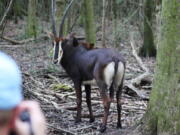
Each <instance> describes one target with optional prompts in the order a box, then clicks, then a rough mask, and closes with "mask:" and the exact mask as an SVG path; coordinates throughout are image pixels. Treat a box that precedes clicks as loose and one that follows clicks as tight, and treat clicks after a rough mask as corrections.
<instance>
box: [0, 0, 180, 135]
mask: <svg viewBox="0 0 180 135" xmlns="http://www.w3.org/2000/svg"><path fill="white" fill-rule="evenodd" d="M69 3H70V0H56V24H57V28H58V27H59V24H60V21H61V18H62V16H63V13H64V11H65V9H66V7H67V5H68V4H69ZM179 11H180V0H75V2H74V3H73V6H72V8H71V10H70V11H69V13H68V17H67V19H66V22H65V27H64V35H65V36H67V35H68V34H69V33H70V32H75V33H76V35H77V36H83V37H85V38H86V41H87V42H89V43H93V44H95V46H97V47H113V48H117V49H118V50H119V51H122V52H123V51H124V50H123V48H124V46H128V45H129V46H131V47H132V49H133V52H134V53H132V55H133V56H134V57H136V59H137V63H138V65H139V67H140V68H139V69H137V68H135V69H132V67H131V66H132V65H131V64H129V63H131V62H132V61H131V60H130V59H129V57H128V58H127V69H128V70H129V69H130V70H134V71H136V73H135V76H136V75H137V74H138V73H139V71H138V70H142V71H144V72H143V73H142V72H140V73H141V74H140V75H139V76H136V77H135V78H133V77H132V76H130V77H129V76H128V73H127V71H126V84H125V86H126V87H128V88H129V89H132V90H133V91H134V92H136V95H138V93H140V92H141V91H139V90H138V89H140V87H139V85H140V82H141V80H143V79H144V78H145V77H147V76H148V77H149V76H151V78H152V75H153V74H154V70H153V71H151V70H149V69H148V68H147V67H149V66H151V65H148V64H147V63H146V64H145V65H144V64H143V62H144V63H145V61H150V57H153V59H155V57H156V60H157V61H156V62H157V66H156V69H155V77H154V82H153V86H152V91H151V96H150V103H149V105H148V107H147V113H145V115H144V117H143V118H142V119H141V122H140V123H138V124H136V128H135V129H134V130H133V131H132V132H134V133H132V132H131V133H129V134H133V135H135V134H142V135H157V134H160V135H161V134H163V135H164V134H165V135H166V134H167V135H179V134H180V33H179V32H180V12H179ZM12 24H13V25H14V26H15V27H13V29H12V31H8V28H9V27H10V25H12ZM21 24H22V25H21ZM16 26H18V29H20V30H21V32H17V31H18V30H17V29H16ZM51 27H52V25H51V0H1V1H0V38H1V39H2V40H5V41H7V42H10V43H12V44H25V43H28V42H32V41H35V42H34V43H36V41H37V40H39V39H41V38H42V37H46V35H47V34H46V31H51ZM16 32H17V33H18V34H14V35H15V36H14V35H13V36H11V33H16ZM43 40H47V39H44V38H43ZM0 42H1V40H0ZM134 44H136V47H135V46H134ZM130 52H131V51H130ZM136 52H137V53H136ZM49 53H50V52H49ZM139 56H140V57H139ZM141 56H142V57H146V58H142V57H141ZM28 75H29V74H28ZM28 75H27V74H26V76H28ZM51 77H52V76H51ZM56 80H57V79H56ZM129 80H130V81H129ZM137 80H138V81H140V82H139V83H138V81H137ZM135 87H136V88H135ZM138 96H140V95H138ZM140 97H141V96H140ZM141 98H142V97H141ZM118 132H120V131H118ZM126 134H127V133H126Z"/></svg>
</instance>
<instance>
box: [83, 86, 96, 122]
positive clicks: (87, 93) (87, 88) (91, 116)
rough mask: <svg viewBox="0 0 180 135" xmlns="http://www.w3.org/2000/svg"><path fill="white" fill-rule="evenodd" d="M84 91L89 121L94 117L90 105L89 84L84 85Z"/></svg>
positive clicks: (92, 120)
mask: <svg viewBox="0 0 180 135" xmlns="http://www.w3.org/2000/svg"><path fill="white" fill-rule="evenodd" d="M85 91H86V103H87V106H88V109H89V115H90V120H89V122H94V120H95V118H94V116H93V112H92V107H91V85H85Z"/></svg>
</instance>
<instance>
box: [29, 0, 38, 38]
mask: <svg viewBox="0 0 180 135" xmlns="http://www.w3.org/2000/svg"><path fill="white" fill-rule="evenodd" d="M36 4H37V0H29V3H28V21H27V28H26V33H27V36H28V37H32V36H34V37H36V36H37V27H38V23H37V18H36Z"/></svg>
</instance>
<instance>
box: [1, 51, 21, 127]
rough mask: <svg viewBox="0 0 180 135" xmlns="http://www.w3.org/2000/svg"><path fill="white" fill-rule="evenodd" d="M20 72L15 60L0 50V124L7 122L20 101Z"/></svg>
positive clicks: (10, 119) (3, 124)
mask: <svg viewBox="0 0 180 135" xmlns="http://www.w3.org/2000/svg"><path fill="white" fill-rule="evenodd" d="M21 83H22V80H21V73H20V70H19V68H18V66H17V64H16V63H15V61H14V60H13V59H12V58H11V57H9V56H7V55H6V54H5V53H2V52H0V126H5V125H7V124H9V123H10V122H11V121H12V119H13V117H14V115H15V114H14V113H15V110H16V107H17V105H18V104H19V103H20V102H21V101H22V99H23V97H22V90H21Z"/></svg>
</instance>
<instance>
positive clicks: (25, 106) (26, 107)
mask: <svg viewBox="0 0 180 135" xmlns="http://www.w3.org/2000/svg"><path fill="white" fill-rule="evenodd" d="M17 110H18V111H17V112H18V114H20V113H21V112H23V111H28V112H29V114H30V119H31V125H32V131H33V133H34V135H45V134H46V122H45V118H44V115H43V113H42V111H41V109H40V106H39V104H38V103H37V102H35V101H23V102H22V103H21V104H20V105H19V106H18V108H17ZM15 130H16V132H17V133H18V135H30V126H29V123H28V122H22V121H21V120H20V119H19V117H17V118H16V119H15Z"/></svg>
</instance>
